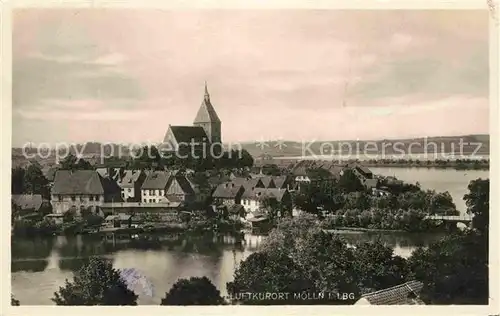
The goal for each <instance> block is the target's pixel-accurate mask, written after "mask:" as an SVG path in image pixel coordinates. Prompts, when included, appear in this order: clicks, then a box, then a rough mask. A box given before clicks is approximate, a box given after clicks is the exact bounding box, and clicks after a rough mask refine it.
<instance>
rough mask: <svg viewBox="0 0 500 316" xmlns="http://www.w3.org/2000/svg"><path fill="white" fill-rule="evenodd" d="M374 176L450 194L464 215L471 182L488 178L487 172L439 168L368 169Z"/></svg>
mask: <svg viewBox="0 0 500 316" xmlns="http://www.w3.org/2000/svg"><path fill="white" fill-rule="evenodd" d="M369 169H370V170H371V171H372V172H373V173H374V174H380V175H383V176H394V177H396V178H398V179H400V180H403V181H404V182H408V183H416V182H419V183H420V186H421V187H422V189H429V190H436V191H437V192H444V191H448V192H450V195H451V197H452V198H453V201H454V202H455V205H456V206H457V210H459V211H460V213H465V211H466V210H467V206H466V205H465V201H464V200H463V197H464V195H465V194H466V193H467V192H468V189H467V186H468V185H469V182H470V181H471V180H475V179H477V178H483V179H486V178H489V174H490V172H489V170H455V169H440V168H388V167H370V168H369Z"/></svg>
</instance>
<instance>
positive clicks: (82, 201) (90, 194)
mask: <svg viewBox="0 0 500 316" xmlns="http://www.w3.org/2000/svg"><path fill="white" fill-rule="evenodd" d="M112 201H116V202H120V201H122V200H121V197H120V187H118V185H117V184H116V183H115V182H113V181H112V180H111V179H109V178H104V177H102V176H101V175H99V173H97V172H96V171H94V170H58V171H57V172H56V175H55V177H54V186H53V188H52V194H51V201H50V202H51V204H52V209H53V213H55V214H63V213H65V212H67V211H68V210H70V209H74V210H76V212H77V214H76V215H81V212H82V210H84V209H87V210H91V212H92V211H95V212H96V213H97V212H98V210H99V207H100V206H102V204H103V203H105V202H112Z"/></svg>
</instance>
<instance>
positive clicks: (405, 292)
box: [354, 281, 425, 305]
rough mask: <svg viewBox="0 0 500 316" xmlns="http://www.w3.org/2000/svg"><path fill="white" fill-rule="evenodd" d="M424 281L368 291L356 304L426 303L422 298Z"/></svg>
mask: <svg viewBox="0 0 500 316" xmlns="http://www.w3.org/2000/svg"><path fill="white" fill-rule="evenodd" d="M422 288H423V283H422V282H419V281H410V282H406V283H404V284H400V285H396V286H393V287H390V288H388V289H383V290H379V291H375V292H372V293H367V294H364V295H362V296H361V298H360V299H359V300H358V301H357V302H356V303H354V304H355V305H425V303H424V302H423V301H422V300H421V299H420V292H421V291H422Z"/></svg>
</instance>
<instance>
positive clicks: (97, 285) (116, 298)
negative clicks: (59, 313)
mask: <svg viewBox="0 0 500 316" xmlns="http://www.w3.org/2000/svg"><path fill="white" fill-rule="evenodd" d="M137 297H138V296H137V295H136V294H135V293H134V292H133V291H131V290H129V289H128V288H127V285H126V283H125V280H123V279H122V278H121V276H120V273H119V272H118V271H117V270H115V269H114V268H113V266H112V265H111V263H110V262H108V261H105V260H103V259H100V258H96V257H93V258H90V260H89V262H88V263H87V264H85V265H84V266H83V267H82V268H81V269H80V270H79V271H78V272H77V273H76V274H75V276H74V277H73V281H72V282H69V281H68V280H66V284H65V286H64V287H60V288H59V291H57V292H55V293H54V298H52V301H54V302H55V303H56V304H57V305H137Z"/></svg>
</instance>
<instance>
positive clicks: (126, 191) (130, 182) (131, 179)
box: [117, 170, 147, 202]
mask: <svg viewBox="0 0 500 316" xmlns="http://www.w3.org/2000/svg"><path fill="white" fill-rule="evenodd" d="M146 177H147V176H146V173H145V172H144V171H143V170H125V171H124V172H123V174H122V176H121V177H119V179H118V181H117V184H118V186H119V187H120V189H121V197H122V199H123V200H124V201H125V202H139V201H141V187H142V184H143V183H144V180H146Z"/></svg>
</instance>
